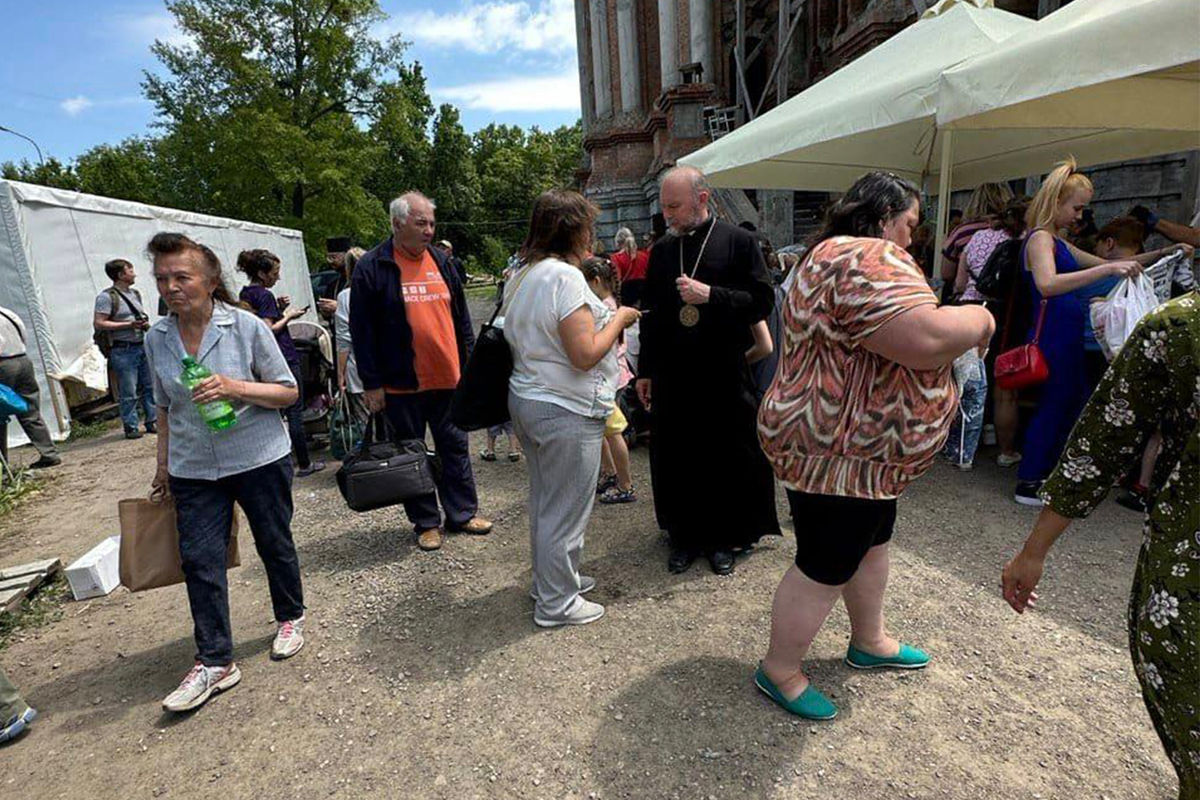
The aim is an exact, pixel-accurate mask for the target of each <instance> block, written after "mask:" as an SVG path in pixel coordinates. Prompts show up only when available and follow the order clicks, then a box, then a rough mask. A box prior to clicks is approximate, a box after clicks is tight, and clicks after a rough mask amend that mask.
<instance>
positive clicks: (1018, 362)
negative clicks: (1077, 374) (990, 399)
mask: <svg viewBox="0 0 1200 800" xmlns="http://www.w3.org/2000/svg"><path fill="white" fill-rule="evenodd" d="M1045 321H1046V301H1045V300H1043V301H1042V307H1041V309H1040V310H1039V311H1038V318H1037V327H1036V328H1035V329H1034V332H1033V341H1032V342H1030V343H1029V344H1023V345H1021V346H1020V347H1014V348H1013V349H1012V350H1006V351H1004V352H1003V353H1001V354H1000V355H998V356H996V368H995V374H996V385H997V386H999V387H1000V388H1001V389H1005V390H1007V391H1016V390H1018V389H1028V388H1029V387H1031V386H1040V385H1041V384H1043V383H1045V382H1046V380H1047V379H1048V378H1049V377H1050V364H1048V363H1047V362H1046V356H1045V355H1043V354H1042V348H1040V347H1038V339H1040V338H1041V336H1042V323H1043V322H1045Z"/></svg>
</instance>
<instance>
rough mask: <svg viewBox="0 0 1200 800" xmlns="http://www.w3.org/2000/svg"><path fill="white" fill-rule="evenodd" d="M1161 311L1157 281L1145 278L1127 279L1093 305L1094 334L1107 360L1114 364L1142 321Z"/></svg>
mask: <svg viewBox="0 0 1200 800" xmlns="http://www.w3.org/2000/svg"><path fill="white" fill-rule="evenodd" d="M1157 307H1158V297H1157V295H1155V293H1154V281H1153V280H1151V279H1150V277H1149V276H1148V275H1146V274H1144V273H1143V274H1141V275H1137V276H1136V277H1133V278H1126V279H1125V280H1123V281H1121V282H1120V283H1118V284H1117V285H1116V287H1115V288H1114V289H1113V290H1112V291H1111V292H1109V293H1108V297H1105V298H1104V299H1103V300H1101V301H1100V302H1098V303H1092V307H1091V315H1092V330H1093V331H1095V334H1096V341H1097V342H1098V343H1099V345H1100V349H1101V350H1103V351H1104V356H1105V357H1106V358H1107V359H1108V360H1109V361H1112V360H1113V359H1114V358H1116V356H1117V353H1119V352H1120V351H1121V348H1122V347H1123V346H1124V344H1125V342H1127V341H1129V337H1130V336H1131V335H1132V334H1133V329H1134V328H1136V327H1137V324H1138V323H1139V322H1141V321H1142V317H1144V316H1146V315H1147V314H1149V313H1150V312H1151V311H1153V310H1154V309H1155V308H1157Z"/></svg>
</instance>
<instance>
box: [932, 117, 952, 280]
mask: <svg viewBox="0 0 1200 800" xmlns="http://www.w3.org/2000/svg"><path fill="white" fill-rule="evenodd" d="M941 133H942V166H941V171H940V172H939V173H938V214H937V237H936V238H935V239H934V248H933V264H934V267H933V274H935V275H940V272H939V269H940V268H939V266H938V265H939V264H941V261H942V249H943V248H944V247H945V245H946V227H947V225H948V224H949V223H950V186H951V183H950V170H951V169H952V165H953V164H954V131H953V130H951V129H949V128H947V129H944V130H943V131H941Z"/></svg>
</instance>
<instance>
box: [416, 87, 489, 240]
mask: <svg viewBox="0 0 1200 800" xmlns="http://www.w3.org/2000/svg"><path fill="white" fill-rule="evenodd" d="M426 187H427V188H426V189H425V194H427V195H429V196H430V197H431V198H433V201H434V202H435V203H436V204H437V218H438V220H440V222H439V224H440V225H442V226H443V228H444V230H443V232H442V233H443V234H444V235H445V236H446V237H447V238H449V239H450V240H451V241H453V242H454V245H455V250H456V251H457V250H464V251H474V250H477V249H478V247H479V245H480V241H481V234H482V232H481V231H479V230H477V229H476V227H475V226H474V225H472V224H470V223H472V222H474V221H475V215H476V212H477V211H478V209H479V206H480V197H481V193H480V187H479V175H478V173H476V171H475V162H474V160H473V158H472V156H471V137H470V136H468V135H467V133H466V131H464V130H463V127H462V123H461V122H460V118H459V113H458V109H456V108H455V107H454V106H452V105H442V106H441V107H440V108H438V113H437V119H436V120H435V121H434V125H433V144H432V147H431V149H430V153H429V175H428V178H427V179H426Z"/></svg>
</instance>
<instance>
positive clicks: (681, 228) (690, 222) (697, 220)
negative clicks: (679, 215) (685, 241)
mask: <svg viewBox="0 0 1200 800" xmlns="http://www.w3.org/2000/svg"><path fill="white" fill-rule="evenodd" d="M707 219H708V215H707V214H705V213H704V212H703V211H702V210H701V209H699V208H697V209H696V210H695V211H694V212H693V213H692V214H691V215H689V216H688V217H687V218H686V219H683V220H680V221H678V222H676V223H674V224H673V225H670V226H668V227H667V230H668V231H670V232H671V235H672V236H686V235H687V234H689V233H691V232H692V231H694V230H696V228H699V227H700V226H701V225H703V224H704V223H705V221H706V220H707Z"/></svg>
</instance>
